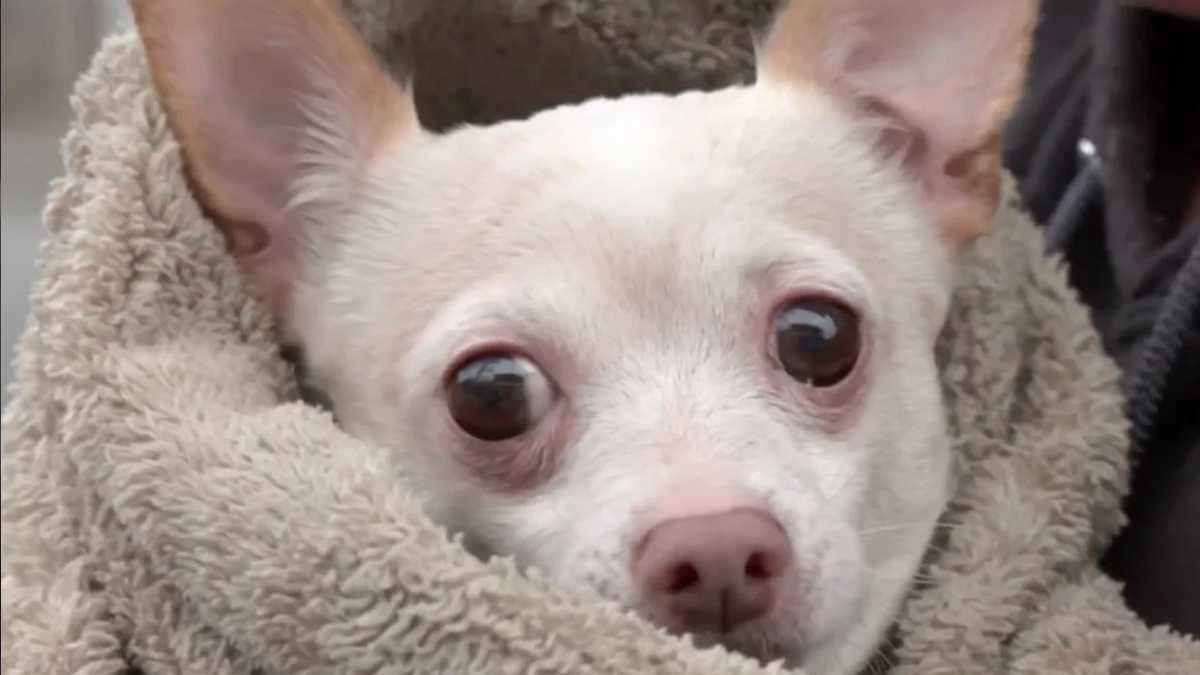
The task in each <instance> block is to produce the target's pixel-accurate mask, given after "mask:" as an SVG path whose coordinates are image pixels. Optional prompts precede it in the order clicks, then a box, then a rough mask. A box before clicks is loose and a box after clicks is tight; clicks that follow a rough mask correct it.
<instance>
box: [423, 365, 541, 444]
mask: <svg viewBox="0 0 1200 675" xmlns="http://www.w3.org/2000/svg"><path fill="white" fill-rule="evenodd" d="M551 396H552V391H551V388H550V383H549V382H548V381H547V380H546V377H545V376H544V375H542V372H541V371H540V370H538V367H537V366H535V365H533V363H531V362H530V361H529V360H528V359H526V358H523V357H520V356H512V355H505V354H499V355H488V356H481V357H479V358H476V359H472V360H471V361H468V362H466V363H465V364H463V366H462V367H461V368H459V369H458V370H457V371H455V372H454V373H453V374H451V376H450V380H449V382H447V383H446V398H447V404H448V405H449V407H450V415H451V417H453V418H454V422H455V423H456V424H458V426H459V427H460V428H461V429H462V430H463V431H465V432H467V433H468V434H470V435H471V436H474V437H475V438H478V439H479V440H481V441H504V440H508V439H510V438H514V437H516V436H520V435H521V434H523V433H525V432H526V431H528V430H529V428H530V427H532V426H533V425H534V424H536V423H537V421H538V420H539V419H541V417H542V415H544V414H545V413H546V410H548V409H549V407H550V403H551Z"/></svg>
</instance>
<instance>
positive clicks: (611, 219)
mask: <svg viewBox="0 0 1200 675" xmlns="http://www.w3.org/2000/svg"><path fill="white" fill-rule="evenodd" d="M781 111H783V112H781ZM858 131H859V130H856V129H854V128H853V127H852V126H851V125H850V123H849V121H848V120H847V119H846V118H845V117H844V116H842V115H841V114H840V113H839V112H838V111H837V110H836V108H834V106H832V105H831V104H829V103H828V102H827V101H825V100H824V99H822V98H821V97H820V96H816V95H812V96H808V97H807V98H806V97H804V96H801V97H800V99H799V100H797V99H796V97H795V96H790V97H785V99H783V100H773V99H772V98H771V97H770V96H768V95H767V94H764V93H762V92H754V91H753V90H750V89H742V90H727V91H724V92H717V93H711V94H700V93H694V94H688V95H684V96H680V97H673V98H672V97H664V96H647V97H634V98H626V99H619V100H598V101H593V102H590V103H588V104H585V105H582V106H576V107H571V108H563V109H557V110H553V111H549V112H547V113H543V114H542V115H539V116H535V117H534V118H533V119H531V120H527V121H524V122H519V123H510V124H504V125H500V126H498V127H492V128H483V129H468V130H465V131H464V132H461V133H458V134H455V135H452V136H451V137H448V138H446V139H442V141H439V142H438V147H437V148H436V150H434V151H433V152H432V153H431V156H430V157H428V158H426V161H425V162H424V164H425V168H424V169H422V170H420V171H419V172H418V173H420V174H421V175H423V176H428V175H430V174H434V175H436V174H442V175H443V176H450V177H451V178H450V179H449V180H448V181H443V183H442V184H443V185H448V186H449V187H443V188H441V189H439V190H433V191H430V190H423V189H422V188H421V186H420V185H419V183H416V184H415V185H417V187H415V188H414V191H415V192H420V194H419V195H414V200H415V201H416V202H418V203H420V204H424V208H423V209H422V208H418V209H417V213H416V214H415V217H416V218H417V219H418V220H424V221H427V222H433V223H444V224H445V225H444V226H443V227H441V228H426V229H425V230H424V231H425V232H428V233H430V234H429V237H427V238H426V241H424V242H423V243H420V244H418V245H416V246H414V247H412V248H416V249H417V250H419V251H422V252H423V253H431V254H432V255H426V256H422V257H423V259H424V260H423V261H417V265H416V266H417V267H418V268H420V267H421V266H422V264H432V261H435V260H436V261H441V263H442V264H441V268H442V269H440V270H427V272H432V273H435V274H439V275H441V276H443V277H446V276H448V275H449V276H453V275H454V274H455V273H456V271H457V273H459V274H460V275H461V276H462V278H461V279H458V280H457V281H458V283H457V284H455V285H457V286H460V287H461V288H464V289H465V288H469V287H472V286H485V285H486V286H488V287H489V288H490V289H492V290H491V291H489V292H488V293H482V294H476V295H477V296H478V299H476V300H475V301H474V302H475V303H476V304H479V303H480V302H482V300H481V298H483V297H485V296H487V297H491V298H492V301H491V302H492V303H493V304H499V305H504V304H507V305H508V306H510V307H515V306H516V305H518V304H529V303H530V302H531V301H535V300H537V301H538V302H540V303H541V304H546V302H549V301H551V300H555V298H559V297H570V296H573V297H574V298H576V299H577V300H578V302H577V303H574V304H575V305H577V306H582V307H586V308H587V309H588V310H589V311H593V312H604V311H606V310H612V311H611V312H609V313H608V315H609V316H619V315H629V314H639V313H640V314H642V315H645V316H648V317H651V318H656V319H657V320H658V321H659V322H660V323H661V322H670V321H680V320H690V319H693V318H700V319H704V318H709V317H705V316H703V315H701V316H697V313H703V312H710V313H711V312H713V311H716V310H717V309H719V308H722V307H725V306H728V305H730V304H744V303H748V302H754V301H755V300H756V299H761V298H754V297H749V296H748V294H754V293H760V294H762V293H770V292H772V291H773V290H775V289H778V288H782V287H787V286H789V285H790V286H792V287H811V288H813V289H816V290H829V291H831V292H833V293H834V294H835V295H839V296H842V297H845V296H847V295H849V296H850V298H849V299H851V300H855V301H859V302H861V303H863V304H866V303H868V302H870V301H872V300H873V298H872V289H874V288H880V287H883V288H887V287H896V286H902V287H906V288H914V287H917V288H916V290H917V292H918V293H919V292H920V290H921V289H920V288H919V287H920V286H922V285H925V286H929V287H930V288H931V289H934V290H936V289H938V288H941V287H944V286H945V284H944V279H943V278H941V274H942V271H943V270H942V267H944V265H943V264H942V263H941V261H940V258H941V257H944V253H945V252H944V251H943V250H941V249H942V247H941V246H940V245H939V244H938V242H937V241H936V237H935V236H934V228H933V226H932V224H931V223H927V222H923V221H922V218H921V216H920V213H919V212H918V211H917V210H916V208H915V207H914V206H913V205H914V203H915V201H914V200H913V199H912V195H910V194H908V193H907V192H906V191H905V190H902V189H898V187H897V185H898V181H897V180H896V178H895V174H894V173H891V174H889V173H888V172H887V171H885V170H883V168H882V167H881V165H880V163H879V162H878V161H876V160H874V159H873V158H872V157H871V155H870V149H869V147H867V146H866V144H865V143H864V142H863V140H862V135H861V133H858ZM916 260H923V263H922V264H914V261H916ZM447 281H451V280H450V279H447ZM501 289H509V290H508V291H503V290H501ZM514 289H515V290H514ZM505 293H508V294H510V295H519V296H520V297H514V298H511V299H507V300H506V299H505V297H504V295H505ZM555 301H557V300H555ZM561 304H564V305H570V304H571V303H569V302H563V303H561ZM606 305H611V307H606ZM563 309H566V308H565V307H564V308H563ZM572 311H573V310H572ZM726 315H728V312H723V314H722V316H726Z"/></svg>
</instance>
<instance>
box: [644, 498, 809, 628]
mask: <svg viewBox="0 0 1200 675" xmlns="http://www.w3.org/2000/svg"><path fill="white" fill-rule="evenodd" d="M791 564H792V547H791V543H790V542H789V540H788V537H787V534H786V533H785V532H784V530H783V527H782V526H781V525H780V524H779V522H778V521H777V520H775V518H773V517H771V516H770V515H769V514H767V513H766V512H763V511H759V510H757V509H737V510H733V511H727V512H724V513H718V514H707V515H697V516H688V517H683V518H675V519H672V520H667V521H664V522H662V523H660V524H658V525H657V526H655V527H653V528H652V529H651V530H650V531H649V532H648V533H647V535H646V538H645V539H644V540H643V543H642V546H641V547H640V548H639V550H638V551H637V552H636V555H635V558H634V565H633V573H634V579H635V581H636V583H637V584H638V585H639V586H640V588H641V591H642V594H643V598H644V601H645V603H646V604H647V605H648V607H647V609H649V610H650V611H651V612H653V613H654V614H656V615H658V616H659V617H661V618H662V619H665V620H666V621H667V622H669V623H670V624H672V627H674V628H678V629H682V630H685V631H689V632H718V633H728V632H730V631H731V630H733V629H735V628H737V627H738V626H740V625H742V624H744V623H747V622H750V621H753V620H755V619H758V618H761V617H763V616H765V615H766V614H767V613H768V612H770V610H771V608H772V607H773V606H774V605H775V600H776V597H777V596H778V594H779V585H780V580H781V578H782V577H783V575H784V574H785V573H786V572H787V570H788V568H789V567H790V566H791Z"/></svg>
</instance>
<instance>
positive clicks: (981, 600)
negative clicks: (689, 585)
mask: <svg viewBox="0 0 1200 675" xmlns="http://www.w3.org/2000/svg"><path fill="white" fill-rule="evenodd" d="M345 4H346V6H347V8H348V11H349V15H350V16H351V17H352V20H353V21H354V22H355V23H356V25H357V26H359V27H360V29H362V31H363V33H364V35H366V36H367V37H368V39H369V41H370V42H371V44H372V45H373V46H374V47H375V48H376V49H377V50H378V51H379V52H380V54H381V56H382V57H383V60H384V61H385V62H387V63H389V64H390V65H392V66H393V67H394V68H398V67H399V65H400V64H402V63H403V64H409V66H410V68H411V71H412V72H415V73H416V74H417V79H416V81H417V89H418V105H419V106H421V110H422V116H423V119H425V121H426V123H427V124H429V125H430V126H434V127H439V128H445V127H447V126H450V125H453V124H454V123H457V122H464V121H470V122H487V121H491V120H494V119H500V118H505V117H515V116H520V115H523V114H526V113H528V112H530V111H532V110H534V109H537V108H540V107H545V106H547V105H553V104H556V103H563V102H568V101H571V100H579V99H582V98H585V97H587V96H589V95H593V94H616V93H620V92H622V91H637V90H645V89H655V90H660V91H672V90H678V89H683V88H689V87H713V86H719V85H723V84H729V83H734V82H738V81H746V80H748V79H749V78H750V77H751V76H752V58H751V55H752V50H751V49H750V40H749V33H748V30H747V29H748V28H750V27H753V26H758V25H761V23H762V22H763V21H764V20H765V18H766V17H767V12H768V11H769V9H770V5H771V4H772V3H771V2H768V1H754V0H741V1H740V2H739V1H737V0H731V1H728V2H722V1H720V0H703V1H702V0H693V1H690V2H689V1H686V0H675V1H674V2H671V1H669V0H668V1H661V2H650V1H649V0H642V1H638V0H630V1H628V2H615V1H610V2H605V1H603V0H590V1H587V0H575V1H569V0H561V1H552V0H497V1H496V2H489V3H474V2H469V1H468V0H437V1H434V0H425V1H422V0H409V1H407V2H383V1H380V0H345ZM456 35H457V36H460V37H455V36H456ZM463 45H466V47H465V48H464V47H463ZM510 57H511V58H510ZM506 64H507V65H506ZM72 103H73V105H74V108H75V115H76V116H75V122H74V124H73V126H72V128H71V130H70V132H69V134H68V136H67V139H66V141H65V143H64V149H63V156H64V160H65V164H66V173H65V177H64V178H62V179H60V180H59V181H57V182H56V183H55V184H54V186H53V188H52V193H51V195H50V198H49V204H48V207H47V209H46V222H47V226H48V230H49V231H48V235H47V239H46V243H45V244H44V247H43V249H42V254H41V257H42V268H41V278H40V280H39V282H38V283H37V285H36V288H35V291H34V298H33V299H34V309H33V312H32V316H31V317H30V322H29V325H28V328H27V330H26V333H25V335H24V338H23V342H22V344H21V348H20V352H19V357H18V378H17V383H16V384H15V386H14V389H13V391H12V394H13V397H14V398H13V400H12V402H11V404H10V405H9V407H8V409H7V412H6V415H5V418H4V421H3V432H4V440H3V511H2V521H0V524H2V527H0V531H2V534H3V550H2V553H3V562H2V568H3V569H2V575H3V579H2V588H0V598H2V604H3V619H2V623H0V630H2V632H0V640H2V645H3V646H2V649H3V653H2V655H0V657H2V663H3V672H4V673H6V674H7V673H12V674H13V675H17V674H20V675H67V674H79V675H85V674H86V675H108V674H112V675H117V674H126V673H144V674H145V675H158V674H160V673H188V674H190V673H206V674H208V673H211V674H230V675H232V674H243V675H248V674H250V673H263V674H276V673H278V674H285V673H286V674H315V673H347V674H359V673H362V674H366V673H371V674H379V673H468V672H470V673H580V674H600V673H605V674H634V673H639V674H640V673H664V674H670V673H681V674H682V673H692V674H695V675H709V674H711V675H717V674H718V673H719V674H722V675H725V674H738V673H744V674H747V675H749V674H751V673H767V672H775V673H779V672H783V670H782V669H781V668H780V667H778V666H768V667H762V666H760V665H758V664H756V663H754V662H752V661H750V660H747V659H744V658H741V657H739V656H737V655H732V654H729V653H727V652H725V651H723V650H721V649H708V650H699V649H696V648H694V647H693V646H692V645H691V644H690V643H689V642H688V641H687V640H686V639H680V638H675V637H671V636H667V635H665V634H663V633H662V632H661V631H658V630H656V629H654V628H652V627H650V626H649V625H648V624H646V623H644V622H642V621H641V620H640V619H638V618H636V617H634V616H631V615H629V614H628V613H626V612H622V611H620V610H619V609H618V608H616V607H613V606H610V605H608V604H606V603H603V602H600V601H598V600H597V599H595V598H594V597H591V596H590V595H589V594H588V593H586V592H585V591H582V590H580V589H560V588H555V587H553V586H552V585H551V584H549V583H547V582H546V581H545V580H544V579H542V578H541V577H539V576H538V575H537V574H536V572H532V571H522V570H518V569H516V567H515V566H514V565H513V564H512V563H511V562H510V561H506V560H495V561H491V562H488V563H484V562H480V561H478V560H476V559H474V558H472V557H470V556H469V555H468V554H467V553H466V552H465V551H464V550H463V549H462V548H461V547H460V546H459V545H458V543H457V542H456V541H454V540H452V539H451V538H450V537H448V536H447V534H446V533H445V532H444V531H443V530H442V529H441V528H439V527H437V526H436V525H434V524H433V523H431V522H430V521H428V519H426V518H425V517H424V516H423V515H422V514H421V513H420V510H419V508H418V506H417V504H416V503H415V502H414V501H413V499H412V498H411V497H410V496H409V495H408V494H406V492H405V489H404V486H403V485H402V484H398V482H397V481H396V480H395V479H394V475H395V473H394V471H393V470H392V469H391V468H390V467H389V465H388V458H387V453H386V451H385V450H384V449H381V448H377V447H371V446H370V445H368V444H365V443H363V442H360V441H357V440H355V439H353V438H351V437H349V436H347V435H345V434H344V433H342V432H341V431H340V430H339V429H338V428H337V427H336V426H335V425H334V424H333V422H332V420H331V418H330V417H329V416H328V415H327V414H325V413H323V412H320V411H317V410H315V409H312V408H310V407H307V406H305V405H303V404H302V403H299V402H297V401H296V393H297V386H296V383H295V381H294V378H293V374H292V372H291V370H290V369H289V367H288V366H287V365H286V363H285V362H284V360H283V359H282V358H281V357H280V354H279V349H278V347H277V345H276V343H275V342H274V339H273V333H272V328H271V325H270V322H269V320H268V317H267V316H266V314H265V313H264V311H263V309H262V308H261V307H260V305H259V304H258V303H256V302H255V301H253V300H252V299H251V298H249V297H248V295H247V294H246V293H245V290H244V288H243V285H242V282H241V280H240V277H239V274H238V272H237V269H236V266H235V263H234V261H233V260H232V259H231V258H230V257H229V256H228V255H227V253H226V252H225V249H224V246H223V240H222V238H221V237H220V235H219V234H218V233H217V231H216V230H215V229H214V227H213V226H212V225H211V223H210V222H208V221H207V220H206V219H205V217H204V216H203V214H202V212H201V210H200V209H199V207H198V206H197V204H196V202H195V201H194V200H193V198H192V196H191V195H190V193H189V191H188V187H187V183H186V181H185V179H184V177H183V171H182V158H181V155H180V151H179V147H178V145H177V144H176V142H175V140H174V138H173V136H172V134H171V132H170V129H169V127H168V125H167V122H166V119H165V118H164V115H163V112H162V109H161V108H160V107H159V104H158V101H157V98H156V96H155V94H154V93H153V91H152V89H151V87H150V85H149V82H148V79H147V76H146V69H145V62H144V58H143V55H142V51H141V47H140V45H139V43H138V42H137V39H136V37H134V36H132V35H124V36H118V37H115V38H112V39H110V40H109V41H108V42H107V43H106V44H105V46H104V47H103V48H102V50H101V52H100V54H99V55H98V57H97V58H96V60H95V62H94V64H93V66H92V68H91V69H90V71H89V72H88V73H87V74H85V75H84V77H83V78H82V79H81V80H80V82H79V85H78V88H77V90H76V94H75V97H74V99H73V101H72ZM1012 194H1013V193H1012V191H1011V186H1010V189H1009V195H1012ZM1041 247H1042V244H1041V239H1040V235H1039V234H1038V232H1037V230H1036V228H1035V227H1034V226H1033V225H1032V224H1031V223H1030V222H1029V221H1028V219H1027V218H1026V217H1025V216H1024V215H1023V214H1022V211H1021V210H1020V208H1019V205H1018V204H1017V203H1016V202H1015V198H1013V197H1011V196H1010V198H1009V199H1008V201H1007V203H1006V206H1005V208H1004V209H1003V211H1002V212H1001V213H1000V214H999V215H998V217H997V221H996V223H995V230H994V232H993V233H992V234H990V235H988V236H987V237H985V238H984V239H982V240H981V241H979V242H978V244H977V245H975V246H974V247H973V248H972V249H971V250H970V251H969V253H968V254H967V257H966V260H965V264H964V269H963V273H962V278H961V281H960V284H959V288H958V290H957V294H956V300H955V303H954V306H953V309H952V312H951V316H950V318H949V322H948V325H947V326H946V329H945V332H944V335H943V338H942V340H941V342H940V343H939V345H938V350H939V351H938V355H939V359H940V362H941V363H942V365H943V367H942V374H943V383H944V389H945V393H946V405H947V412H948V415H949V418H950V422H951V428H952V431H953V435H954V439H955V445H954V449H955V453H956V459H957V461H956V467H955V470H956V474H957V478H958V487H957V490H956V494H955V497H954V499H953V503H952V504H951V506H950V508H949V509H948V511H947V513H946V515H945V517H944V519H943V520H944V522H945V524H946V526H945V528H943V529H942V530H941V531H940V533H939V536H938V538H937V541H936V542H935V544H934V545H933V546H932V547H931V549H930V554H929V558H928V561H927V564H926V566H925V568H924V570H923V572H922V573H921V575H920V579H919V583H918V585H917V587H916V588H915V589H914V591H913V592H912V594H911V597H910V598H909V599H908V601H907V602H906V603H905V605H904V607H903V609H902V611H901V613H900V615H899V617H898V620H897V624H896V628H895V631H894V634H893V636H892V639H891V640H890V641H889V649H888V650H887V654H886V665H888V666H890V667H891V668H892V669H893V671H894V672H896V673H945V674H948V675H949V674H954V675H958V674H966V673H1079V674H1084V673H1087V674H1098V673H1121V674H1132V673H1163V674H1173V673H1177V674H1178V675H1194V674H1195V673H1198V672H1200V644H1197V643H1195V642H1192V641H1188V640H1186V639H1184V638H1182V637H1179V636H1177V635H1173V634H1171V633H1170V632H1169V631H1167V630H1165V629H1161V628H1160V629H1151V628H1148V627H1146V626H1145V625H1143V624H1142V623H1141V622H1140V621H1139V620H1138V619H1137V618H1136V617H1135V616H1134V615H1133V614H1132V613H1131V612H1130V611H1129V610H1128V609H1126V608H1125V606H1124V605H1123V603H1122V601H1121V597H1120V592H1119V588H1118V587H1117V586H1116V584H1114V583H1113V582H1112V581H1111V580H1109V579H1107V578H1106V577H1104V576H1102V575H1101V574H1100V573H1099V572H1098V571H1097V568H1096V563H1095V559H1096V557H1097V555H1098V553H1099V551H1100V550H1101V548H1102V547H1103V546H1104V545H1105V544H1106V543H1107V542H1108V541H1109V540H1110V539H1111V538H1112V536H1113V534H1114V532H1116V531H1117V529H1118V528H1119V527H1120V526H1121V524H1122V521H1123V519H1122V515H1121V513H1120V510H1119V501H1120V497H1121V495H1122V494H1123V492H1124V490H1125V489H1126V482H1127V473H1128V461H1127V456H1126V455H1127V443H1126V440H1125V429H1126V425H1125V422H1124V421H1123V419H1122V416H1121V401H1120V398H1119V395H1118V391H1117V371H1116V369H1115V368H1114V367H1113V365H1112V364H1111V363H1110V362H1109V361H1108V359H1106V358H1105V356H1104V355H1103V352H1102V350H1101V347H1100V344H1099V340H1098V338H1097V336H1096V334H1095V333H1094V332H1093V330H1092V328H1091V327H1090V325H1089V322H1088V317H1087V314H1086V312H1085V310H1084V309H1083V308H1082V307H1081V306H1080V305H1079V304H1078V303H1077V302H1076V300H1075V298H1074V296H1073V294H1072V293H1071V292H1070V291H1069V290H1068V287H1067V284H1066V279H1065V275H1064V272H1063V270H1062V269H1061V267H1060V266H1059V265H1057V264H1055V263H1054V262H1052V261H1047V260H1046V259H1044V258H1043V256H1042V253H1041Z"/></svg>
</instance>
